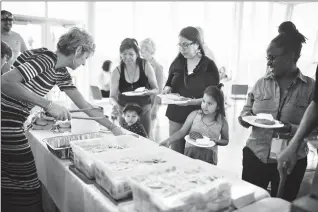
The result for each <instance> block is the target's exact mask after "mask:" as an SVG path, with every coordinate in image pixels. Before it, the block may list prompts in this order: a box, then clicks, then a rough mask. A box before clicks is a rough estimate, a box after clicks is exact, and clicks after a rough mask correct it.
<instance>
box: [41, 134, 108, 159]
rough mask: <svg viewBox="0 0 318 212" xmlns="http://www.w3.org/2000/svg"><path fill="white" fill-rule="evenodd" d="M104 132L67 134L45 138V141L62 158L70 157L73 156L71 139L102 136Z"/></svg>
mask: <svg viewBox="0 0 318 212" xmlns="http://www.w3.org/2000/svg"><path fill="white" fill-rule="evenodd" d="M103 136H104V134H102V133H86V134H77V135H65V136H56V137H52V138H45V139H43V142H45V143H46V145H47V148H48V149H49V151H50V152H51V153H52V154H54V155H55V156H57V157H58V158H60V159H70V157H71V153H72V151H71V145H70V142H71V141H78V140H84V139H93V138H101V137H103Z"/></svg>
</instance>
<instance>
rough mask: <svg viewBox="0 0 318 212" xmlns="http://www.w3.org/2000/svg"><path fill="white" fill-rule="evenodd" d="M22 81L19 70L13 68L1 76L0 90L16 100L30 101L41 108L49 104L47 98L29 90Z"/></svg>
mask: <svg viewBox="0 0 318 212" xmlns="http://www.w3.org/2000/svg"><path fill="white" fill-rule="evenodd" d="M22 82H23V77H22V76H21V74H20V72H19V71H18V70H17V69H16V68H14V69H13V70H11V71H9V72H7V73H5V74H4V75H3V76H2V77H1V90H2V92H3V93H4V94H5V95H7V96H10V97H12V98H14V99H17V100H21V101H26V102H30V103H32V104H34V105H37V106H39V107H42V108H45V107H46V106H48V105H49V103H50V101H49V100H47V99H45V98H44V97H41V96H39V95H37V94H35V93H33V92H31V91H29V90H28V89H27V88H26V87H25V86H24V85H23V84H22Z"/></svg>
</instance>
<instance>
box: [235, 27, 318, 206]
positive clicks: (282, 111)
mask: <svg viewBox="0 0 318 212" xmlns="http://www.w3.org/2000/svg"><path fill="white" fill-rule="evenodd" d="M279 32H280V34H279V35H278V36H276V37H275V38H274V39H273V40H272V41H271V43H270V45H269V46H268V48H267V60H268V66H269V67H270V70H271V71H270V72H269V73H268V74H267V75H266V76H265V77H262V78H261V79H259V80H258V81H257V82H256V84H255V85H254V87H253V89H252V91H251V92H250V93H249V94H248V99H247V103H246V105H245V106H244V108H243V110H242V112H241V115H240V117H239V122H240V124H241V125H242V126H243V127H246V128H248V127H250V125H249V124H248V123H247V122H245V121H244V120H243V119H242V117H244V116H251V115H252V116H253V115H257V114H259V113H267V114H271V115H272V116H273V118H274V119H276V120H279V121H281V122H282V123H283V124H284V126H283V127H281V128H276V129H266V128H259V127H254V126H253V127H252V132H251V135H250V137H249V138H248V140H247V143H246V146H245V147H244V149H243V172H242V179H243V180H245V181H247V182H250V183H252V184H254V185H257V186H260V187H262V188H264V189H267V187H268V185H269V183H271V196H273V197H275V196H276V195H277V192H278V186H279V181H280V174H279V172H278V170H277V155H278V154H279V152H280V150H277V149H276V146H279V145H283V146H284V144H286V143H288V141H289V140H290V139H291V138H292V137H293V135H294V134H295V132H296V130H297V128H298V125H299V124H300V121H301V119H302V117H303V115H304V113H305V111H306V108H307V107H308V105H309V104H310V102H311V99H312V97H313V91H314V88H315V81H314V80H313V79H312V78H310V77H308V76H304V75H303V74H302V72H301V71H300V70H299V69H298V67H297V61H298V59H299V57H300V53H301V49H302V44H303V43H305V42H306V38H305V37H304V36H303V35H302V34H301V33H300V32H299V31H298V30H297V29H296V26H295V25H294V24H293V23H292V22H284V23H282V24H281V25H280V26H279ZM307 153H308V147H307V145H306V144H304V145H302V146H300V147H299V151H298V155H297V159H298V160H297V163H296V165H295V168H294V170H293V172H292V173H290V174H289V175H288V176H287V179H286V184H285V186H284V188H285V189H284V192H283V194H282V195H283V196H282V197H283V199H285V200H287V201H293V200H294V199H295V198H296V196H297V193H298V191H299V188H300V184H301V182H302V179H303V177H304V174H305V171H306V167H307Z"/></svg>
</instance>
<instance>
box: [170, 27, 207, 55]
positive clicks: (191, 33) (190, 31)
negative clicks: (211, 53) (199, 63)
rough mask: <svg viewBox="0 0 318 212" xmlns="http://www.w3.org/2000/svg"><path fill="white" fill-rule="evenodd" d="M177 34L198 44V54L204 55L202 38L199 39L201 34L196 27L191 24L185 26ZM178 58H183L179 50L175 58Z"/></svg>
mask: <svg viewBox="0 0 318 212" xmlns="http://www.w3.org/2000/svg"><path fill="white" fill-rule="evenodd" d="M179 36H181V37H184V38H186V39H188V40H190V41H192V42H193V43H195V44H198V45H199V51H200V54H201V55H202V56H205V52H204V50H203V45H202V40H201V35H200V32H199V30H198V29H197V28H195V27H192V26H188V27H185V28H183V29H182V30H181V31H180V33H179ZM179 58H183V56H182V54H181V53H180V52H179V53H178V55H177V57H176V59H179Z"/></svg>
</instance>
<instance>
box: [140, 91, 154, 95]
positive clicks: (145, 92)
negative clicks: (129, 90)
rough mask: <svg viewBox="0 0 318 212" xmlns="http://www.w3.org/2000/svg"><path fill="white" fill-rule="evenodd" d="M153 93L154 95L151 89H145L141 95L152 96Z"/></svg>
mask: <svg viewBox="0 0 318 212" xmlns="http://www.w3.org/2000/svg"><path fill="white" fill-rule="evenodd" d="M151 95H153V93H152V91H151V90H145V91H143V92H142V93H141V94H140V96H151Z"/></svg>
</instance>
